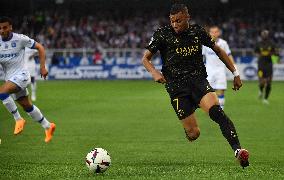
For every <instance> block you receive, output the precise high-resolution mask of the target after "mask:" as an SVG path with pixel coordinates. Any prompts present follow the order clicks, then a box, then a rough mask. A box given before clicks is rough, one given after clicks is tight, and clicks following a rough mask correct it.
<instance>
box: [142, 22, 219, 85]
mask: <svg viewBox="0 0 284 180" xmlns="http://www.w3.org/2000/svg"><path fill="white" fill-rule="evenodd" d="M214 44H215V41H214V40H213V39H212V38H211V37H210V35H209V34H208V33H207V32H206V31H205V29H204V28H203V27H201V26H199V25H190V27H189V28H188V29H187V30H185V31H183V32H182V33H179V34H177V33H176V32H175V31H174V29H173V28H172V27H171V26H165V27H162V28H159V29H157V30H156V31H155V32H154V34H153V36H152V38H151V41H150V43H149V45H148V46H146V49H148V50H149V51H151V52H152V53H153V54H154V53H156V52H157V51H160V54H161V59H162V64H163V66H162V73H163V75H164V76H165V79H166V80H167V82H168V83H171V82H173V83H174V82H180V81H183V80H186V79H192V78H198V77H203V78H206V77H207V73H206V68H205V65H204V62H203V56H202V45H204V46H207V47H209V48H212V47H213V46H214Z"/></svg>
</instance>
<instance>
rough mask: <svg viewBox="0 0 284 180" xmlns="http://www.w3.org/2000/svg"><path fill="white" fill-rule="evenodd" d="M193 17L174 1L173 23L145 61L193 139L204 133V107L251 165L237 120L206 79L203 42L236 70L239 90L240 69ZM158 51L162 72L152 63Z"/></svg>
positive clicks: (156, 39)
mask: <svg viewBox="0 0 284 180" xmlns="http://www.w3.org/2000/svg"><path fill="white" fill-rule="evenodd" d="M189 20H190V15H189V13H188V9H187V6H186V5H184V4H174V5H173V6H172V7H171V11H170V23H171V26H165V27H163V28H159V29H157V30H156V31H155V33H154V35H153V37H152V39H151V41H150V43H149V45H148V46H147V47H146V50H145V53H144V56H143V58H142V63H143V65H144V66H145V68H146V69H147V70H148V71H149V72H150V73H151V74H152V77H153V79H154V80H155V81H156V82H158V83H163V84H165V87H166V90H167V92H168V93H169V95H170V98H171V103H172V106H173V108H174V110H175V112H176V114H177V116H178V118H179V119H180V121H181V123H182V125H183V127H184V130H185V134H186V137H187V139H188V140H189V141H194V140H196V139H197V138H198V137H199V135H200V130H199V127H198V125H197V120H196V117H195V113H194V112H195V110H196V109H197V108H198V107H200V108H201V109H203V110H204V111H205V112H207V113H208V114H209V116H210V118H211V119H212V120H213V121H215V122H216V123H218V125H219V126H220V129H221V131H222V134H223V136H224V137H225V138H226V139H227V141H228V142H229V144H230V146H231V147H232V149H233V150H234V152H235V157H236V158H237V159H238V161H239V162H240V165H241V166H242V167H246V166H249V162H248V158H249V152H248V151H247V150H245V149H242V148H241V145H240V142H239V139H238V136H237V132H236V129H235V127H234V124H233V122H232V121H231V120H230V119H229V117H228V116H226V114H225V113H224V111H223V110H222V108H221V107H220V105H219V102H218V98H217V96H216V93H215V92H214V90H213V89H212V87H211V86H210V85H209V83H208V81H207V80H206V77H207V73H206V68H205V66H204V63H203V57H202V45H205V46H207V47H210V48H211V49H213V50H214V52H215V53H216V54H217V55H218V56H219V58H220V59H221V60H222V61H223V63H224V64H225V65H226V66H227V68H228V69H229V70H230V71H231V72H232V73H233V74H234V87H233V89H234V90H239V88H240V87H241V86H242V81H241V79H240V76H239V73H238V71H237V70H236V68H235V67H234V65H233V63H232V62H231V61H230V59H229V57H228V56H227V54H226V53H225V52H224V51H223V50H222V49H221V48H220V47H219V46H217V45H216V44H215V42H214V40H213V39H212V38H211V37H210V36H209V35H208V34H207V33H206V31H205V30H204V28H202V27H201V26H199V25H191V24H190V23H189ZM157 51H160V54H161V58H162V63H163V67H162V73H160V72H159V71H158V70H156V69H155V67H154V66H153V64H152V63H151V59H152V57H153V55H154V54H155V53H156V52H157Z"/></svg>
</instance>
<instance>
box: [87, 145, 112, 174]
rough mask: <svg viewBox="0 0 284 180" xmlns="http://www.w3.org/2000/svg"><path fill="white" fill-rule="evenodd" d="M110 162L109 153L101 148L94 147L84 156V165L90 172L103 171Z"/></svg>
mask: <svg viewBox="0 0 284 180" xmlns="http://www.w3.org/2000/svg"><path fill="white" fill-rule="evenodd" d="M110 164H111V158H110V155H109V153H108V152H107V151H106V150H105V149H103V148H95V149H93V150H92V151H91V152H89V153H88V154H87V156H86V166H87V167H88V169H89V170H90V171H91V172H94V173H103V172H105V171H106V170H107V169H108V168H109V166H110Z"/></svg>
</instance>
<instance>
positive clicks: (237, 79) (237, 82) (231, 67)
mask: <svg viewBox="0 0 284 180" xmlns="http://www.w3.org/2000/svg"><path fill="white" fill-rule="evenodd" d="M213 51H214V52H215V53H216V54H217V56H218V57H219V58H220V59H221V61H222V62H223V63H224V64H225V65H226V67H227V68H228V69H229V70H230V71H231V72H232V73H233V75H234V87H233V90H235V91H236V90H239V89H240V88H241V87H242V80H241V78H240V74H239V72H238V70H237V69H236V67H235V66H234V62H233V59H230V57H229V56H228V55H227V54H226V52H225V51H224V50H222V49H221V48H220V47H219V46H218V45H216V44H215V45H214V47H213Z"/></svg>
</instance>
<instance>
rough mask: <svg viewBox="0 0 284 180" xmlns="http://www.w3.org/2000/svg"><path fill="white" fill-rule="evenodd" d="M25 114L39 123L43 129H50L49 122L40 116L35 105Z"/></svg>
mask: <svg viewBox="0 0 284 180" xmlns="http://www.w3.org/2000/svg"><path fill="white" fill-rule="evenodd" d="M26 112H27V113H28V115H30V116H31V117H32V118H33V120H34V121H37V122H39V123H40V124H41V126H42V127H43V128H44V129H48V128H50V122H49V121H48V120H47V119H46V118H45V117H44V116H43V115H42V113H41V112H40V110H39V109H38V108H37V107H36V106H35V105H33V107H32V109H30V110H28V111H26Z"/></svg>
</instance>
